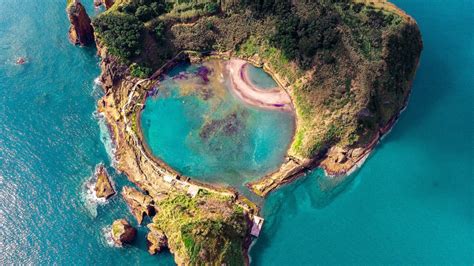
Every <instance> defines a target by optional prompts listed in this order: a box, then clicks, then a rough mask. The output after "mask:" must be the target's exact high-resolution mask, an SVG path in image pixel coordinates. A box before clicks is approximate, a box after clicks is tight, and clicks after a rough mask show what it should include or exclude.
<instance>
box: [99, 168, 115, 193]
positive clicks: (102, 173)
mask: <svg viewBox="0 0 474 266" xmlns="http://www.w3.org/2000/svg"><path fill="white" fill-rule="evenodd" d="M95 176H96V178H97V182H96V184H95V195H96V196H97V197H98V198H105V199H108V198H110V197H112V196H113V195H115V190H114V187H113V186H112V183H111V182H110V177H109V174H108V173H107V169H105V166H104V165H103V164H99V165H98V166H97V167H96V170H95Z"/></svg>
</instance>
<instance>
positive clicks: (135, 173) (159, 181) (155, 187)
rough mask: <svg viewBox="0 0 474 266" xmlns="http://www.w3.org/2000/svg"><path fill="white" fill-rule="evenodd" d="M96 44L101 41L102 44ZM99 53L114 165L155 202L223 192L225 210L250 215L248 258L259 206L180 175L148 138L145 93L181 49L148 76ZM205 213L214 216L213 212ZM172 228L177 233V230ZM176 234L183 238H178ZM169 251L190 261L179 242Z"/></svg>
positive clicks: (100, 107) (102, 110)
mask: <svg viewBox="0 0 474 266" xmlns="http://www.w3.org/2000/svg"><path fill="white" fill-rule="evenodd" d="M98 46H99V47H100V45H98ZM99 54H100V55H101V57H102V58H103V60H102V62H101V69H102V74H101V83H102V88H103V90H104V92H105V95H104V96H103V97H102V98H101V99H99V101H98V108H97V110H98V112H100V114H101V115H103V116H104V118H105V119H106V122H107V123H106V124H107V125H108V129H109V131H110V136H111V139H112V140H113V143H114V146H115V151H114V158H115V161H116V165H115V167H116V169H117V170H118V171H121V172H123V173H125V174H126V175H127V177H128V179H129V180H130V181H131V182H132V183H134V184H135V185H136V186H137V187H138V188H140V190H141V191H143V192H144V193H145V195H148V196H150V197H151V198H152V199H153V201H154V202H155V203H154V204H155V205H157V204H158V205H159V202H160V201H162V200H165V201H166V200H167V199H168V198H169V197H171V198H172V197H174V196H176V195H188V197H189V198H192V197H194V196H193V195H196V194H193V193H198V192H199V191H204V193H205V195H210V197H211V198H212V197H216V198H220V199H221V201H222V199H225V201H224V202H222V203H219V204H226V205H223V206H222V207H221V208H220V211H222V212H223V213H226V208H231V209H232V208H233V207H232V206H238V208H241V209H242V210H243V214H242V215H244V217H246V218H245V223H246V225H245V228H248V229H247V230H249V231H248V233H247V234H246V235H245V239H246V240H245V242H243V244H244V246H243V247H242V252H243V255H244V257H245V258H244V260H245V261H247V262H248V257H246V256H248V253H247V251H248V245H250V243H251V242H252V238H251V236H250V228H251V227H252V224H253V223H252V221H253V217H254V216H256V215H258V213H259V211H260V209H259V207H258V206H257V205H256V204H255V203H253V202H252V201H250V200H249V199H247V198H246V197H244V196H243V195H241V194H240V193H238V192H237V191H236V190H235V189H232V188H228V187H224V186H219V185H216V184H208V183H205V182H200V181H198V180H193V179H191V178H189V177H187V176H184V175H181V174H180V173H178V172H177V171H175V170H174V169H172V168H171V167H170V166H168V165H167V164H166V163H164V162H163V161H162V160H160V159H159V158H157V157H155V156H153V154H152V153H151V151H150V149H149V147H148V146H147V144H146V142H145V141H144V137H143V132H142V130H141V125H140V114H141V111H142V109H143V108H144V104H145V101H146V98H147V96H149V92H150V91H151V90H153V88H154V86H155V85H156V83H157V82H159V77H160V76H161V74H162V73H164V72H165V71H166V70H168V69H169V68H170V67H172V66H174V64H175V63H177V62H179V60H182V58H181V56H182V54H181V53H180V54H178V55H177V56H176V57H175V58H174V59H173V60H170V61H168V62H167V63H166V64H165V65H164V66H163V67H161V68H160V69H158V70H157V71H156V72H155V73H154V74H153V76H152V78H150V79H139V78H133V77H130V76H129V75H128V74H127V71H126V69H125V68H122V66H121V65H120V63H119V62H116V61H115V60H114V59H113V58H112V57H110V56H108V55H107V53H106V51H104V50H103V49H99ZM193 191H195V192H193ZM208 197H209V196H208ZM204 200H205V199H204ZM226 202H227V203H226ZM214 204H215V203H214ZM205 215H210V216H209V217H213V215H214V214H212V213H209V214H205ZM155 218H156V217H155ZM203 218H204V217H203ZM153 221H155V219H153ZM163 230H165V229H163ZM165 233H166V232H165ZM168 233H169V234H171V235H173V234H175V233H174V232H168ZM174 240H175V241H180V240H179V239H178V240H176V239H174ZM170 251H171V252H172V253H173V254H174V255H175V260H176V262H177V263H178V264H180V263H184V262H185V261H187V258H186V255H184V254H182V253H180V252H182V250H181V251H180V250H178V247H177V246H176V245H174V246H170Z"/></svg>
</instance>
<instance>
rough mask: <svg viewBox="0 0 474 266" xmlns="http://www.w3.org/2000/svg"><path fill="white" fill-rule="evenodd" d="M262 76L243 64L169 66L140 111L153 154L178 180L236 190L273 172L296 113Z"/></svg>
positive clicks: (281, 157) (281, 92) (258, 70)
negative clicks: (184, 178) (189, 179)
mask: <svg viewBox="0 0 474 266" xmlns="http://www.w3.org/2000/svg"><path fill="white" fill-rule="evenodd" d="M268 78H270V79H271V77H270V76H269V75H268V74H266V73H265V72H264V71H263V70H262V69H261V68H255V67H253V66H251V65H250V64H248V63H246V62H245V61H242V60H230V61H224V60H210V61H206V62H204V63H202V64H192V65H191V64H186V63H181V64H179V65H177V66H175V67H174V68H172V69H171V70H170V71H168V72H167V75H165V76H164V77H163V79H162V80H161V82H160V84H159V85H157V87H156V88H155V91H154V93H153V95H150V96H149V97H148V98H147V100H146V105H145V106H146V108H145V109H144V110H143V111H142V115H141V125H142V128H143V134H144V137H145V141H146V142H147V144H148V146H149V148H150V150H151V152H152V153H153V154H154V155H155V156H156V157H158V158H159V159H161V160H163V161H164V162H166V163H167V164H169V165H170V166H171V167H173V168H174V169H176V170H177V171H178V172H180V173H181V174H183V175H186V176H190V177H194V178H196V179H199V180H202V181H206V182H212V183H223V184H228V185H231V186H234V187H237V188H238V187H241V186H242V185H243V184H244V183H247V182H248V181H252V180H255V179H257V178H258V177H261V176H264V175H265V174H268V173H270V172H272V171H275V170H277V169H278V167H279V166H280V165H281V163H282V162H283V160H284V157H285V155H286V152H287V149H288V146H289V144H290V142H291V139H292V137H293V134H294V115H293V112H292V108H291V101H289V97H288V95H287V94H286V92H285V91H284V90H282V89H279V88H278V87H277V86H276V83H275V82H274V81H273V80H271V82H270V81H269V80H268ZM249 90H250V91H249ZM269 93H270V94H269ZM285 95H286V96H285ZM259 97H262V98H264V99H263V100H262V101H260V99H259ZM285 97H287V98H285Z"/></svg>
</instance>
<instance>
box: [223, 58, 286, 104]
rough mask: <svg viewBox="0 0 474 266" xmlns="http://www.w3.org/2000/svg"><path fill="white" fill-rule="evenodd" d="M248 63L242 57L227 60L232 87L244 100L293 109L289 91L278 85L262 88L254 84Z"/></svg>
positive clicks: (248, 102) (250, 102)
mask: <svg viewBox="0 0 474 266" xmlns="http://www.w3.org/2000/svg"><path fill="white" fill-rule="evenodd" d="M247 64H248V63H247V62H246V61H244V60H240V59H231V60H229V62H227V70H228V71H229V76H230V79H231V82H232V86H231V87H232V89H233V91H234V93H235V95H237V97H239V98H240V99H241V100H242V101H244V102H245V103H247V104H250V105H253V106H257V107H261V108H266V109H274V110H282V111H287V112H290V111H292V110H293V108H292V105H291V98H290V96H289V95H288V93H287V92H286V91H285V90H283V89H281V88H278V87H275V88H274V89H265V90H262V89H260V88H258V87H257V86H256V85H255V84H253V83H252V82H251V81H250V79H249V77H248V73H247V70H246V68H245V66H246V65H247Z"/></svg>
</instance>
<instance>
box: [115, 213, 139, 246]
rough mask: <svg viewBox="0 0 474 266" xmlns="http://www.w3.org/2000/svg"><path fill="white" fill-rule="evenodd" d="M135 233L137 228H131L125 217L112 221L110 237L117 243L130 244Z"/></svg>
mask: <svg viewBox="0 0 474 266" xmlns="http://www.w3.org/2000/svg"><path fill="white" fill-rule="evenodd" d="M136 235H137V229H135V228H133V227H132V226H131V225H130V224H129V223H128V222H127V220H125V219H119V220H115V221H114V222H113V223H112V239H113V240H114V242H115V243H117V244H118V245H121V246H122V245H124V244H131V243H132V242H133V241H134V240H135V237H136Z"/></svg>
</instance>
